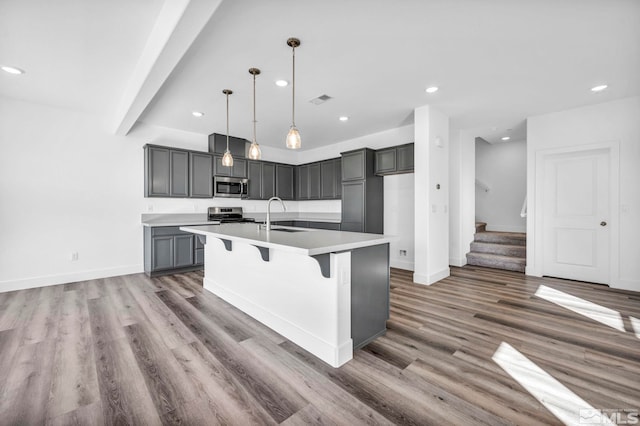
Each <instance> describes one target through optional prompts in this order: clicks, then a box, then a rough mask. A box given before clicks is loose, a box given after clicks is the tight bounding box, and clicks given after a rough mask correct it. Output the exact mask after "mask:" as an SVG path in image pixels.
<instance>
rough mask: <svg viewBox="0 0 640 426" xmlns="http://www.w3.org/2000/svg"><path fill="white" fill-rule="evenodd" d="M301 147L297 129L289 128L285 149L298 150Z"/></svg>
mask: <svg viewBox="0 0 640 426" xmlns="http://www.w3.org/2000/svg"><path fill="white" fill-rule="evenodd" d="M301 146H302V141H301V139H300V132H298V129H296V127H295V126H291V128H290V129H289V133H288V134H287V148H289V149H300V147H301Z"/></svg>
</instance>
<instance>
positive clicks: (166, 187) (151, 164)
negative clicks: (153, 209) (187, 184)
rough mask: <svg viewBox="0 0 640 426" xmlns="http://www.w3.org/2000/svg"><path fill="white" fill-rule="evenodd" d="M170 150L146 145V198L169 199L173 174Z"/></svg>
mask: <svg viewBox="0 0 640 426" xmlns="http://www.w3.org/2000/svg"><path fill="white" fill-rule="evenodd" d="M169 151H170V150H169V149H168V148H162V147H155V146H149V145H146V146H145V147H144V176H145V185H144V196H145V197H169V196H171V195H170V181H171V173H170V172H169V165H170V163H171V160H170V159H169Z"/></svg>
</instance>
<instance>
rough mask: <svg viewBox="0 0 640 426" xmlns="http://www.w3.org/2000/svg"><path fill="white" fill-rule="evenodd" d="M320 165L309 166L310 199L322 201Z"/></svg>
mask: <svg viewBox="0 0 640 426" xmlns="http://www.w3.org/2000/svg"><path fill="white" fill-rule="evenodd" d="M320 186H321V185H320V163H313V164H309V199H311V200H318V199H320Z"/></svg>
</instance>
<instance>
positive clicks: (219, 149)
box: [209, 133, 248, 160]
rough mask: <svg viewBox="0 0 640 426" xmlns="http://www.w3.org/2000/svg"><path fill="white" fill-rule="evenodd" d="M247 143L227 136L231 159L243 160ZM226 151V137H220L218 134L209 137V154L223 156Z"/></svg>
mask: <svg viewBox="0 0 640 426" xmlns="http://www.w3.org/2000/svg"><path fill="white" fill-rule="evenodd" d="M247 143H248V141H247V140H246V139H242V138H236V137H234V136H229V151H230V152H231V155H232V156H233V159H234V160H235V159H236V158H245V157H246V155H245V150H246V145H247ZM226 150H227V135H222V134H219V133H213V134H211V135H209V152H214V153H216V154H220V156H222V155H224V152H225V151H226Z"/></svg>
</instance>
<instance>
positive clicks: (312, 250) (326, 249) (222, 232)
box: [180, 223, 393, 256]
mask: <svg viewBox="0 0 640 426" xmlns="http://www.w3.org/2000/svg"><path fill="white" fill-rule="evenodd" d="M278 228H284V229H298V230H300V232H283V231H278V230H277V229H278ZM180 229H181V230H182V231H187V232H192V233H194V234H200V235H205V236H208V237H214V238H221V239H225V240H230V241H242V242H245V243H248V244H253V245H256V246H260V247H267V248H273V249H279V250H284V251H288V252H292V253H299V254H304V255H307V256H315V255H318V254H324V253H331V252H339V251H348V250H353V249H357V248H362V247H369V246H375V245H378V244H386V243H389V242H390V241H391V240H392V239H393V237H391V236H389V235H380V234H365V233H360V232H346V231H327V230H324V229H307V228H292V227H288V226H274V227H273V229H272V230H271V231H269V232H267V231H266V230H265V229H263V228H261V227H259V226H258V225H257V224H254V223H226V224H222V225H207V226H183V227H180Z"/></svg>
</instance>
